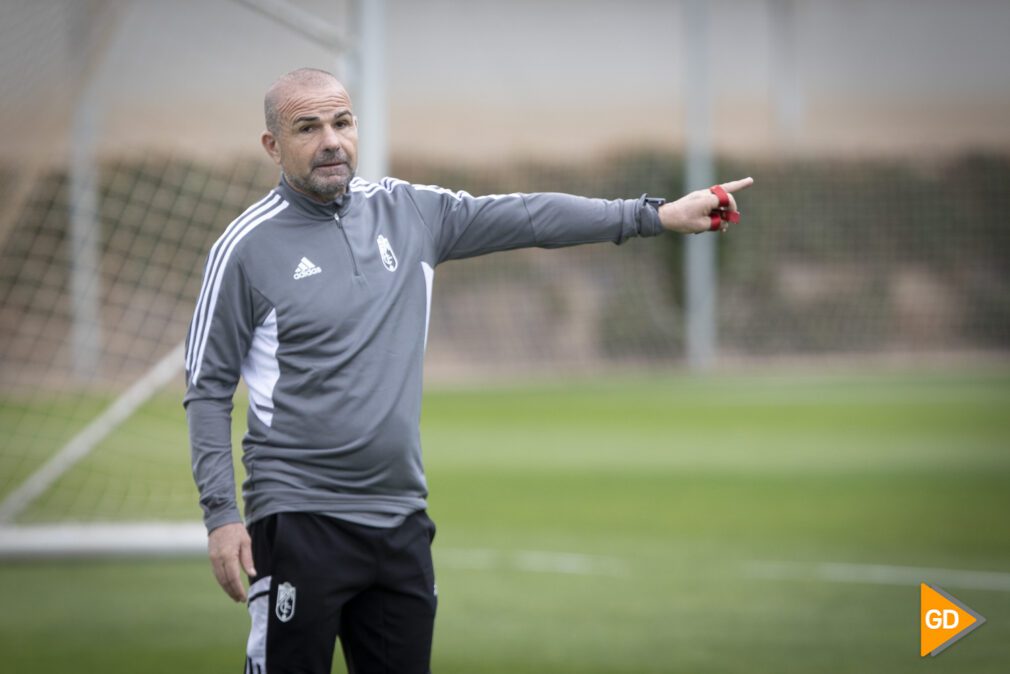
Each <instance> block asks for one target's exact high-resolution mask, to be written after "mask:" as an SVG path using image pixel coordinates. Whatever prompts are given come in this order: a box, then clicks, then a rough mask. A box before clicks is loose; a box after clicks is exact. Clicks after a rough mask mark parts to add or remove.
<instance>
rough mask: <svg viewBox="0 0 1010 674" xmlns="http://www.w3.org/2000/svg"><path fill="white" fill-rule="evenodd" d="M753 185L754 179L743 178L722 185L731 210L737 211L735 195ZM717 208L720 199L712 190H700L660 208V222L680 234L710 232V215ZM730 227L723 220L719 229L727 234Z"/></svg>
mask: <svg viewBox="0 0 1010 674" xmlns="http://www.w3.org/2000/svg"><path fill="white" fill-rule="evenodd" d="M753 184H754V179H753V178H743V179H742V180H734V181H732V182H728V183H723V184H722V188H723V189H724V190H726V193H727V194H728V195H729V210H731V211H735V210H737V207H736V199H735V198H733V193H734V192H739V191H740V190H744V189H747V188H748V187H750V186H751V185H753ZM717 208H719V197H717V196H716V195H714V194H712V191H711V190H698V191H696V192H691V193H690V194H686V195H684V196H682V197H681V198H680V199H677V200H676V201H671V202H669V203H666V204H663V205H662V206H660V207H659V221H660V223H662V225H663V227H664V228H665V229H668V230H670V231H671V232H677V233H679V234H698V233H699V232H708V231H710V230H711V229H712V218H711V216H710V214H711V213H712V211H714V210H715V209H717ZM729 225H730V223H729V222H728V221H726V220H723V221H722V224H721V226H720V228H719V229H720V231H723V232H725V231H726V230H727V229H728V228H729Z"/></svg>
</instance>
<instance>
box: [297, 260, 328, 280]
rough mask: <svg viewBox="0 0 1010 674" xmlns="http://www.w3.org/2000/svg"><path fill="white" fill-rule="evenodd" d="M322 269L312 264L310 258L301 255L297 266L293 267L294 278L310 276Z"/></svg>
mask: <svg viewBox="0 0 1010 674" xmlns="http://www.w3.org/2000/svg"><path fill="white" fill-rule="evenodd" d="M322 271H323V270H322V269H320V268H319V267H317V266H316V265H314V264H312V260H310V259H309V258H307V257H303V258H302V261H301V262H299V263H298V268H297V269H295V277H294V278H295V280H296V281H297V280H298V279H300V278H305V277H306V276H312V275H313V274H319V273H322Z"/></svg>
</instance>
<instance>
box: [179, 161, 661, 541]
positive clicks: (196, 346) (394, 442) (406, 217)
mask: <svg viewBox="0 0 1010 674" xmlns="http://www.w3.org/2000/svg"><path fill="white" fill-rule="evenodd" d="M660 231H662V227H661V225H660V223H659V217H658V215H657V213H656V211H655V209H654V208H652V207H651V206H648V205H646V204H645V202H644V197H643V198H642V199H638V200H633V199H632V200H617V201H606V200H602V199H584V198H581V197H574V196H570V195H565V194H508V195H494V196H485V197H472V196H470V195H469V194H467V193H466V192H457V193H453V192H450V191H448V190H444V189H441V188H438V187H430V186H426V185H412V184H409V183H406V182H403V181H400V180H394V179H391V178H386V179H384V180H382V181H381V182H379V183H371V182H367V181H365V180H362V179H360V178H355V179H354V180H353V181H352V182H351V184H350V188H349V190H348V192H347V193H346V194H345V195H344V196H343V197H342V198H341V199H340V200H338V201H337V202H335V203H330V204H320V203H318V202H315V201H313V200H312V199H309V198H308V197H306V196H304V195H302V194H301V193H299V192H296V191H295V190H293V189H292V188H291V187H290V186H289V185H288V184H287V182H286V181H285V180H283V178H282V180H281V182H280V184H279V185H278V186H277V187H276V188H275V189H274V190H272V191H271V192H270V193H269V194H267V196H266V197H264V198H263V199H261V200H260V201H258V202H257V203H255V204H253V205H252V206H251V207H249V209H248V210H246V212H245V213H243V214H242V215H241V216H239V217H238V218H237V219H236V220H235V221H234V222H232V223H231V224H230V225H229V226H228V228H227V229H226V230H225V231H224V234H222V236H221V238H220V239H218V241H217V243H215V244H214V246H213V248H212V249H211V251H210V256H209V258H208V260H207V266H206V268H205V270H204V280H203V286H202V287H201V289H200V296H199V299H198V301H197V305H196V311H195V313H194V315H193V322H192V324H191V326H190V330H189V336H188V338H187V340H186V381H187V391H186V397H185V400H184V405H185V407H186V415H187V419H188V421H189V433H190V442H191V445H192V462H193V476H194V479H195V480H196V484H197V487H198V488H199V491H200V504H201V506H202V507H203V511H204V522H205V524H206V526H207V528H208V530H211V529H214V528H216V527H219V526H221V525H223V524H228V523H231V522H240V521H241V517H240V515H239V512H238V508H237V506H236V500H235V488H234V474H233V472H232V457H231V409H232V394H233V393H234V391H235V387H236V385H237V384H238V380H239V377H240V376H241V377H242V378H244V379H245V381H246V384H247V386H248V388H249V415H248V418H249V428H248V432H247V433H246V435H245V438H244V440H243V443H242V444H243V453H242V462H243V463H244V464H245V468H246V472H247V479H246V480H245V482H244V484H243V495H244V498H245V505H246V520H247V522H250V523H251V522H253V521H255V520H257V519H260V518H263V517H266V516H267V515H270V514H273V513H277V512H286V511H287V512H290V511H298V512H314V513H323V514H326V515H331V516H334V517H339V518H343V519H347V520H350V521H352V522H357V523H360V524H367V525H372V526H394V525H395V524H397V523H398V522H399V521H402V519H403V518H404V517H406V516H407V515H409V514H410V513H412V512H414V511H416V510H420V509H422V508H425V507H426V503H425V498H426V497H427V495H428V489H427V485H426V483H425V478H424V470H423V468H422V465H421V441H420V433H419V423H420V416H421V373H422V363H423V358H424V348H425V340H426V338H427V331H428V317H429V315H430V308H431V288H432V281H433V278H434V269H435V267H437V266H438V264H439V263H441V262H444V261H446V260H452V259H459V258H465V257H472V256H475V255H482V254H484V253H490V252H492V251H497V250H507V249H512V248H522V247H528V246H540V247H543V248H553V247H560V246H569V245H575V244H580V243H591V242H598V241H612V242H614V243H618V244H619V243H621V242H623V241H624V240H626V239H627V238H629V237H632V236H652V235H655V234H658V233H660Z"/></svg>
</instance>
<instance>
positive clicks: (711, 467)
mask: <svg viewBox="0 0 1010 674" xmlns="http://www.w3.org/2000/svg"><path fill="white" fill-rule="evenodd" d="M13 405H14V404H13V403H9V404H7V405H6V408H7V409H8V410H9V409H13ZM23 412H24V410H22V411H21V413H23ZM8 416H10V415H8ZM3 418H4V417H3V416H0V420H2V419H3ZM422 427H423V438H424V446H425V460H426V466H427V472H428V479H429V486H430V489H431V497H430V512H431V514H432V517H433V518H434V519H435V521H436V522H437V524H438V527H439V531H438V535H437V538H436V541H435V546H434V552H435V558H436V570H437V575H438V587H439V598H440V606H439V618H438V622H437V625H436V636H435V653H434V671H436V672H440V673H447V672H459V673H463V672H466V673H491V672H496V673H497V672H501V673H506V672H509V673H515V672H544V673H546V672H557V673H561V672H566V673H573V674H574V673H579V674H596V673H603V672H614V673H616V672H627V673H630V672H691V673H705V672H712V673H715V672H719V673H724V672H741V673H744V672H746V673H760V672H768V673H779V672H806V673H819V672H853V673H855V672H859V673H865V672H886V673H898V672H923V671H930V672H951V673H953V672H958V673H964V672H1006V671H1008V670H1010V374H1007V373H1006V372H1002V373H983V374H904V375H893V374H878V375H865V376H864V375H855V374H853V375H833V376H814V375H807V376H804V375H789V376H770V375H753V376H733V377H730V376H716V377H712V378H704V379H703V378H695V377H672V376H663V377H657V378H651V379H642V378H627V379H608V380H606V381H602V380H590V381H585V380H579V381H574V382H570V383H564V384H562V383H559V384H555V385H550V386H537V387H518V386H517V387H511V388H505V389H499V390H445V391H430V392H429V393H428V394H427V395H426V401H425V412H424V417H423V420H422ZM2 430H3V429H2V428H0V431H2ZM38 460H39V459H38V457H34V456H33V455H25V456H24V457H23V458H22V461H21V463H20V464H18V465H21V464H28V465H30V464H32V463H37V461H38ZM7 463H8V464H11V463H12V462H11V461H10V460H8V462H7ZM19 470H22V471H24V472H27V470H28V468H27V467H24V466H22V467H21V468H19ZM188 470H189V469H188V450H187V445H186V430H185V426H184V422H183V417H182V413H181V409H180V408H179V405H178V401H177V400H175V399H174V398H172V397H170V396H166V397H163V398H159V399H158V400H156V401H155V402H153V403H151V404H149V405H148V406H147V407H145V408H144V409H143V410H142V411H141V412H140V413H138V414H137V415H136V416H135V417H134V418H133V419H132V420H131V422H130V423H129V424H127V426H125V427H124V428H122V429H121V430H120V431H119V432H117V433H116V434H115V435H114V436H113V437H111V438H109V439H108V440H107V441H106V442H105V443H104V444H103V445H102V446H101V447H100V448H99V449H98V450H97V451H96V452H95V453H94V454H93V455H92V456H90V457H89V458H88V459H87V460H86V461H84V462H83V463H82V464H81V465H80V466H78V467H77V468H76V469H74V470H73V471H72V472H71V473H70V474H68V475H67V476H66V477H65V478H64V479H63V480H62V481H61V482H60V484H59V485H58V486H57V488H56V489H54V490H53V492H52V493H51V494H48V495H47V496H46V497H45V498H44V499H42V500H41V501H40V502H39V503H37V504H36V506H35V507H34V508H33V509H32V511H31V512H29V513H27V514H26V517H25V521H42V520H51V519H60V518H65V517H68V516H71V517H73V516H76V517H79V518H86V519H87V518H106V517H118V518H125V519H133V518H136V519H149V518H152V517H159V516H160V517H171V518H194V517H196V516H197V509H196V506H195V500H196V496H195V490H194V488H193V487H192V486H191V484H190V482H189V473H188ZM824 563H835V564H836V566H831V567H826V566H824V565H823V564H824ZM870 565H873V566H870ZM906 567H925V568H929V569H932V571H917V570H916V569H908V568H906ZM954 571H986V572H995V573H992V574H990V575H979V574H964V573H960V574H959V573H954ZM920 576H921V577H920ZM919 581H926V582H933V583H935V584H937V585H939V586H940V587H942V588H944V589H945V590H947V591H948V592H950V593H952V594H953V595H954V596H956V597H958V598H959V599H961V600H962V601H964V602H965V603H967V604H968V605H969V606H971V607H972V608H974V609H975V610H977V611H978V612H980V613H981V614H982V615H984V616H986V618H987V619H988V623H987V624H985V625H983V626H982V627H981V628H980V629H978V630H977V631H976V632H975V633H973V634H971V635H969V636H968V637H967V638H965V639H964V640H963V641H962V642H960V643H958V644H956V645H954V646H953V647H952V648H950V649H949V650H947V651H946V652H944V653H943V654H941V655H940V656H939V657H937V658H926V659H921V658H920V657H919V653H918V601H919V599H918V597H919V595H918V582H919ZM0 596H2V597H3V606H4V610H3V611H2V612H0V653H3V665H2V666H0V669H2V670H3V671H5V672H19V673H20V672H26V673H27V672H32V673H34V672H63V671H74V672H85V673H92V672H102V673H105V674H113V673H120V672H122V673H125V672H131V673H134V672H166V673H168V672H172V673H175V672H179V671H186V672H189V674H198V673H202V672H238V671H240V668H241V666H242V662H243V657H242V654H243V648H244V641H245V633H246V629H247V617H246V614H245V610H244V607H242V606H239V605H234V604H231V603H230V601H228V600H227V598H226V597H225V595H224V594H223V593H222V592H221V591H220V590H219V589H218V588H217V586H216V584H215V583H214V581H213V579H212V576H211V574H210V570H209V567H208V565H207V564H206V562H205V561H204V560H203V559H188V558H187V559H163V560H149V561H109V560H104V561H103V560H69V561H60V562H37V561H32V562H17V563H14V562H8V563H5V564H2V565H0ZM334 671H338V672H339V671H343V668H342V664H341V663H340V662H339V657H338V663H337V664H336V666H335V669H334Z"/></svg>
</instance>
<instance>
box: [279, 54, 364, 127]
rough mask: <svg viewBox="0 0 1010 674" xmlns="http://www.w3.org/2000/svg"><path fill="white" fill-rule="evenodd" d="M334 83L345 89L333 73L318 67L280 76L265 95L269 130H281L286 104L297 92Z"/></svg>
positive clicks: (329, 85)
mask: <svg viewBox="0 0 1010 674" xmlns="http://www.w3.org/2000/svg"><path fill="white" fill-rule="evenodd" d="M333 85H336V86H337V87H339V88H340V89H341V90H344V85H343V84H341V83H340V81H339V80H338V79H337V78H336V77H334V76H333V74H332V73H328V72H326V71H325V70H320V69H318V68H299V69H298V70H292V71H291V72H289V73H288V74H286V75H282V76H281V77H279V78H278V79H277V81H275V82H274V83H273V84H271V85H270V88H269V89H267V93H266V96H264V97H263V115H264V117H265V121H266V125H267V131H269V132H270V133H272V134H274V135H277V133H278V132H279V131H280V126H281V114H282V109H283V108H284V107H285V105H284V104H285V102H286V101H288V100H289V99H290V98H291V97H292V96H293V95H295V94H296V93H297V92H299V91H302V90H305V89H319V88H323V87H332V86H333ZM345 93H346V90H345Z"/></svg>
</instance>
